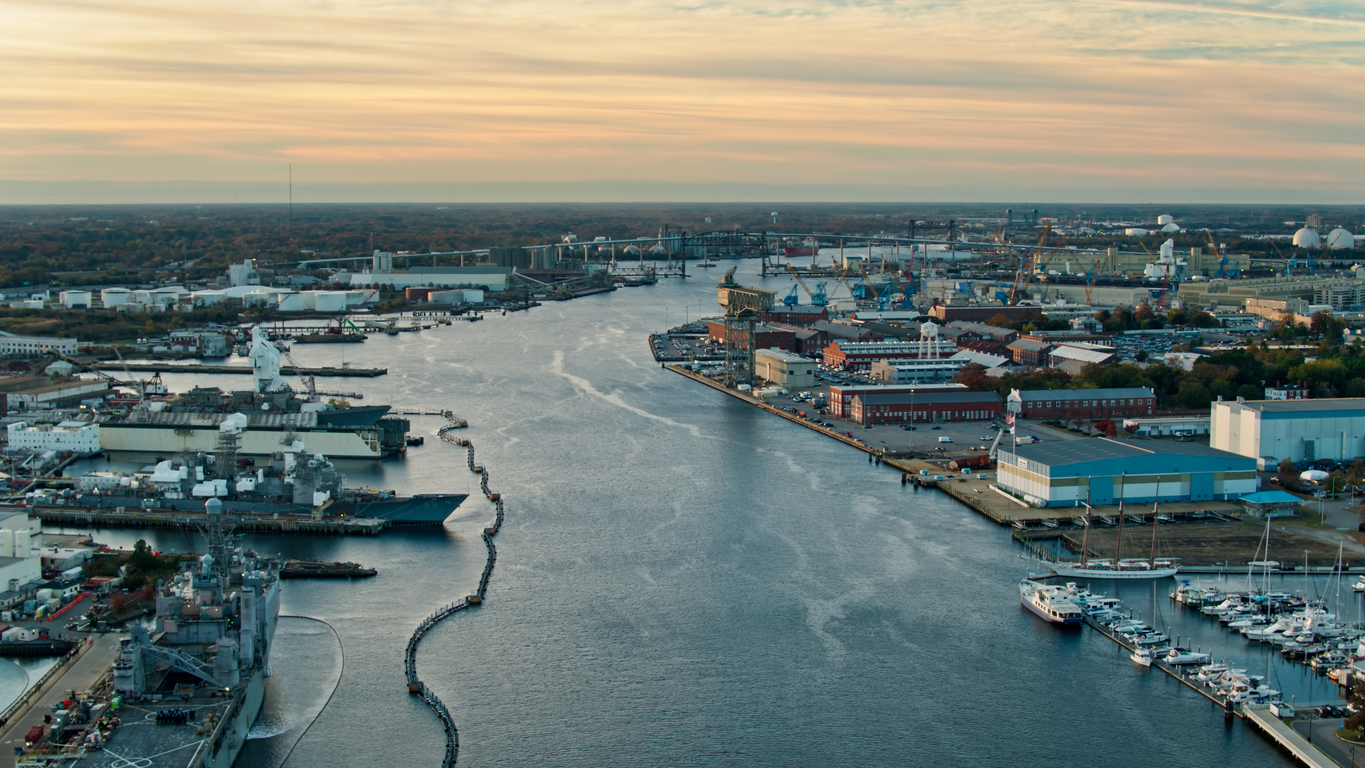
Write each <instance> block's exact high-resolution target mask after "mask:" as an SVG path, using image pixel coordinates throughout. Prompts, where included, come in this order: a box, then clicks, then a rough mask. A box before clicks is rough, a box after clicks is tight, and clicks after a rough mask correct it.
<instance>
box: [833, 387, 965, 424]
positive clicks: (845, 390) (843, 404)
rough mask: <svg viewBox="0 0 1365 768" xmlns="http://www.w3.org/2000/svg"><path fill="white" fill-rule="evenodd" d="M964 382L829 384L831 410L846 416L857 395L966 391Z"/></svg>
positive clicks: (850, 410) (840, 415)
mask: <svg viewBox="0 0 1365 768" xmlns="http://www.w3.org/2000/svg"><path fill="white" fill-rule="evenodd" d="M966 391H967V387H966V386H964V385H962V384H920V385H915V386H906V387H886V386H876V385H872V386H868V385H853V386H847V385H842V384H831V385H829V412H830V414H831V415H833V416H838V417H840V418H844V417H845V416H847V415H848V414H850V413H852V412H853V398H854V397H855V396H857V395H905V394H910V393H926V392H929V393H934V392H966Z"/></svg>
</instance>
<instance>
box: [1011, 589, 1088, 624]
mask: <svg viewBox="0 0 1365 768" xmlns="http://www.w3.org/2000/svg"><path fill="white" fill-rule="evenodd" d="M1019 602H1020V604H1021V605H1023V606H1024V607H1025V608H1027V609H1029V610H1030V611H1033V612H1034V613H1036V614H1038V616H1040V617H1041V618H1042V619H1044V620H1045V621H1049V622H1051V623H1053V624H1079V623H1081V621H1082V620H1084V618H1085V614H1084V612H1082V611H1081V607H1080V606H1079V605H1076V603H1075V601H1074V600H1073V599H1072V598H1071V595H1070V594H1068V592H1067V589H1066V588H1065V587H1059V586H1056V585H1053V584H1039V583H1036V582H1034V581H1032V580H1030V579H1024V580H1023V581H1021V582H1019Z"/></svg>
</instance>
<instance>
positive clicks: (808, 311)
mask: <svg viewBox="0 0 1365 768" xmlns="http://www.w3.org/2000/svg"><path fill="white" fill-rule="evenodd" d="M828 319H829V310H828V309H826V308H824V307H804V306H795V307H788V306H776V307H773V308H772V311H771V312H759V313H758V321H759V322H760V323H786V324H787V325H799V326H801V327H802V328H809V327H810V326H812V325H815V324H816V323H818V322H820V321H821V320H828Z"/></svg>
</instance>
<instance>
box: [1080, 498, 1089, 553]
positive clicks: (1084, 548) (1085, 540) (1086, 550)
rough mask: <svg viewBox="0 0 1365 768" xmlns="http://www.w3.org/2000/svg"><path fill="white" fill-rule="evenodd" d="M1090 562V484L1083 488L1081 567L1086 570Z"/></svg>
mask: <svg viewBox="0 0 1365 768" xmlns="http://www.w3.org/2000/svg"><path fill="white" fill-rule="evenodd" d="M1089 560H1090V484H1089V483H1087V484H1086V486H1085V535H1084V536H1082V537H1081V567H1082V568H1088V567H1089Z"/></svg>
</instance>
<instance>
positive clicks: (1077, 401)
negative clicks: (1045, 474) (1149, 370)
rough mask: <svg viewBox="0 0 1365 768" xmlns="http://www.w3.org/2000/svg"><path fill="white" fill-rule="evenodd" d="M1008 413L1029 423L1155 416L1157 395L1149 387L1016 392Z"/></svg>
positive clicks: (1007, 406) (1009, 399)
mask: <svg viewBox="0 0 1365 768" xmlns="http://www.w3.org/2000/svg"><path fill="white" fill-rule="evenodd" d="M1006 403H1007V405H1006V410H1008V411H1009V412H1010V413H1013V414H1015V415H1016V416H1021V417H1023V418H1025V419H1116V418H1127V417H1130V416H1151V415H1152V411H1153V410H1155V408H1156V393H1155V392H1153V391H1152V390H1150V389H1148V388H1146V387H1120V388H1115V389H1036V390H1027V391H1021V390H1018V389H1016V390H1014V391H1013V392H1010V394H1009V397H1008V398H1006Z"/></svg>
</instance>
